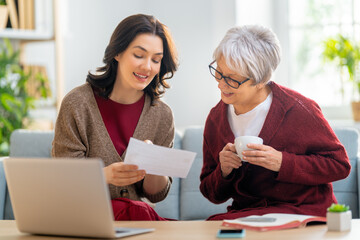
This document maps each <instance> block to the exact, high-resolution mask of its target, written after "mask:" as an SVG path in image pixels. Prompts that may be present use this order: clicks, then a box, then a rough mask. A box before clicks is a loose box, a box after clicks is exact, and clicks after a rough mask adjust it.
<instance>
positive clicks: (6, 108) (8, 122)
mask: <svg viewBox="0 0 360 240" xmlns="http://www.w3.org/2000/svg"><path fill="white" fill-rule="evenodd" d="M30 77H31V73H30V72H29V73H25V72H24V70H23V68H22V66H21V65H20V63H19V51H14V49H13V47H12V45H11V43H10V41H9V40H7V39H4V40H2V41H1V42H0V156H6V155H8V154H9V142H10V135H11V133H12V131H14V130H15V129H19V128H25V127H26V121H24V120H25V119H26V118H27V117H28V115H29V110H30V109H31V108H33V107H34V98H33V97H32V96H29V94H28V92H27V82H28V80H29V79H30ZM35 79H37V81H39V82H40V84H39V88H38V91H39V92H40V93H41V94H42V97H47V93H48V91H44V88H46V85H45V81H47V79H45V78H44V77H43V76H41V75H37V76H35Z"/></svg>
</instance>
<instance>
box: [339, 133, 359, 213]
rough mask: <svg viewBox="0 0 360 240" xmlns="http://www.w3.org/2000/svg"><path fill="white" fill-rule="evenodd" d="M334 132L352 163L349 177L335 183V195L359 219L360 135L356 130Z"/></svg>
mask: <svg viewBox="0 0 360 240" xmlns="http://www.w3.org/2000/svg"><path fill="white" fill-rule="evenodd" d="M334 131H335V134H336V136H337V137H338V138H339V140H340V142H341V143H342V144H343V145H344V147H345V149H346V152H347V154H348V157H349V159H350V163H351V172H350V174H349V176H348V177H347V178H345V179H343V180H340V181H336V182H333V188H334V193H335V196H336V199H337V201H338V202H339V203H341V204H346V205H349V206H350V209H351V210H352V215H353V218H359V206H360V199H359V195H358V194H359V192H360V186H359V184H358V177H359V173H358V171H359V169H358V168H359V159H358V149H359V142H358V141H359V133H358V131H357V130H355V129H354V128H334Z"/></svg>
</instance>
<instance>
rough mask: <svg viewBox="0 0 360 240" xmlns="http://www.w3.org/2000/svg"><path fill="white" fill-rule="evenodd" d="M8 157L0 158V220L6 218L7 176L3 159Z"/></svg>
mask: <svg viewBox="0 0 360 240" xmlns="http://www.w3.org/2000/svg"><path fill="white" fill-rule="evenodd" d="M5 158H7V157H1V158H0V220H3V219H4V210H5V198H6V178H5V171H4V165H3V160H4V159H5Z"/></svg>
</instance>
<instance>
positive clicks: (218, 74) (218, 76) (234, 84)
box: [209, 61, 250, 89]
mask: <svg viewBox="0 0 360 240" xmlns="http://www.w3.org/2000/svg"><path fill="white" fill-rule="evenodd" d="M214 63H215V61H213V62H212V63H210V64H209V70H210V73H211V75H213V77H214V78H215V79H217V80H219V81H220V80H221V79H224V80H225V83H226V84H227V85H229V86H230V87H232V88H235V89H238V88H239V87H240V85H241V84H243V83H245V82H247V81H249V80H250V78H246V79H245V80H244V81H241V82H239V81H236V80H235V79H232V78H231V77H225V76H224V75H222V73H221V72H219V71H218V70H216V68H214V67H213V66H212V65H213V64H214Z"/></svg>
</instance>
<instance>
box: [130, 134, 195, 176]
mask: <svg viewBox="0 0 360 240" xmlns="http://www.w3.org/2000/svg"><path fill="white" fill-rule="evenodd" d="M195 156H196V153H195V152H190V151H185V150H180V149H173V148H167V147H162V146H157V145H153V144H148V143H145V142H144V141H140V140H137V139H135V138H130V142H129V145H128V147H127V150H126V155H125V159H124V163H126V164H136V165H138V166H139V169H144V170H145V171H146V173H149V174H154V175H161V176H171V177H180V178H186V176H187V175H188V173H189V171H190V168H191V165H192V163H193V161H194V159H195Z"/></svg>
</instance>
